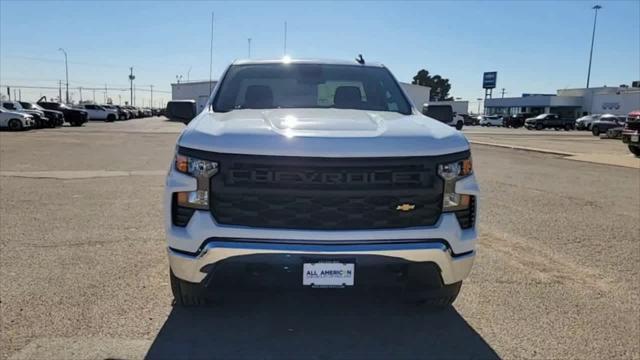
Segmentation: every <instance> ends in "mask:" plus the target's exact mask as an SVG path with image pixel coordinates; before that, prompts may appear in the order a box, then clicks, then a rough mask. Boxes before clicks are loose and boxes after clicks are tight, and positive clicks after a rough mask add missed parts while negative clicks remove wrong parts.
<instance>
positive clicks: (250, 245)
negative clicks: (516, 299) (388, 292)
mask: <svg viewBox="0 0 640 360" xmlns="http://www.w3.org/2000/svg"><path fill="white" fill-rule="evenodd" d="M168 253H169V264H170V266H171V270H172V271H173V273H174V274H175V275H176V276H177V277H178V278H180V279H183V280H185V281H189V282H192V283H200V282H202V281H203V280H204V279H205V278H206V276H207V275H208V274H209V273H210V272H211V265H212V264H217V263H220V262H222V261H224V260H227V259H232V258H234V257H242V256H250V255H257V254H280V255H283V256H285V257H291V256H299V255H308V256H312V257H314V258H327V259H331V257H335V256H345V255H346V256H353V257H354V258H355V259H356V262H357V259H358V257H359V256H367V257H371V256H376V257H380V259H381V261H385V259H388V258H394V259H400V260H404V261H408V262H412V263H433V264H435V265H436V266H437V267H438V269H439V270H440V275H441V278H442V279H441V280H442V283H443V284H445V285H449V284H454V283H457V282H459V281H462V280H463V279H464V278H466V277H467V276H468V275H469V272H470V271H471V267H472V265H473V261H474V259H475V252H473V251H472V252H469V253H467V254H463V255H458V256H454V255H453V254H452V252H451V250H450V249H449V248H448V247H447V245H445V244H444V243H441V242H426V241H425V242H415V243H402V244H357V245H311V244H309V245H308V244H283V243H266V242H251V241H250V240H247V241H224V239H220V240H217V239H216V240H215V241H210V242H208V243H207V244H206V245H205V246H204V247H203V248H202V249H201V251H200V252H199V253H198V254H187V253H183V252H180V251H175V250H173V249H171V248H168Z"/></svg>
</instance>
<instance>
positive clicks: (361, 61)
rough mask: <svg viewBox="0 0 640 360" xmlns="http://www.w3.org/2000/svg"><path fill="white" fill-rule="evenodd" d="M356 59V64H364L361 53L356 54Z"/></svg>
mask: <svg viewBox="0 0 640 360" xmlns="http://www.w3.org/2000/svg"><path fill="white" fill-rule="evenodd" d="M356 61H357V62H358V64H360V65H364V58H363V57H362V54H358V57H357V58H356Z"/></svg>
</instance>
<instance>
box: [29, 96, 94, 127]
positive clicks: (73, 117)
mask: <svg viewBox="0 0 640 360" xmlns="http://www.w3.org/2000/svg"><path fill="white" fill-rule="evenodd" d="M38 105H40V106H42V107H43V108H45V109H47V110H56V111H60V112H62V113H63V114H64V120H65V121H66V122H68V123H69V124H71V126H82V124H84V123H86V122H87V120H88V119H89V115H88V113H87V112H86V111H82V110H78V109H72V108H70V107H68V106H67V105H65V104H61V103H57V102H50V101H42V99H41V100H39V101H38Z"/></svg>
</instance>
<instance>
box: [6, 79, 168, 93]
mask: <svg viewBox="0 0 640 360" xmlns="http://www.w3.org/2000/svg"><path fill="white" fill-rule="evenodd" d="M58 81H60V80H58ZM7 86H9V87H15V88H17V89H19V88H22V89H42V90H58V87H57V86H32V85H6V84H0V87H7ZM69 89H83V90H92V91H93V90H100V91H103V90H106V91H129V89H127V88H123V87H104V86H103V87H87V86H69ZM136 91H143V92H151V89H144V88H141V89H136ZM153 92H157V93H163V94H171V91H167V90H156V89H154V90H153Z"/></svg>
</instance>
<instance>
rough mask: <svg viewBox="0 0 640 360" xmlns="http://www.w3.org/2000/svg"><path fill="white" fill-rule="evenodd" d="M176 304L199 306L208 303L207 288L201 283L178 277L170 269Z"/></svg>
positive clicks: (172, 290)
mask: <svg viewBox="0 0 640 360" xmlns="http://www.w3.org/2000/svg"><path fill="white" fill-rule="evenodd" d="M169 278H170V280H171V292H172V293H173V300H174V304H175V305H178V306H199V305H205V304H207V303H208V299H207V296H206V295H207V291H206V290H207V289H206V288H205V287H204V286H202V285H200V284H195V283H191V282H188V281H184V280H182V279H178V278H177V277H176V276H175V275H174V274H173V271H171V270H170V271H169Z"/></svg>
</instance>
